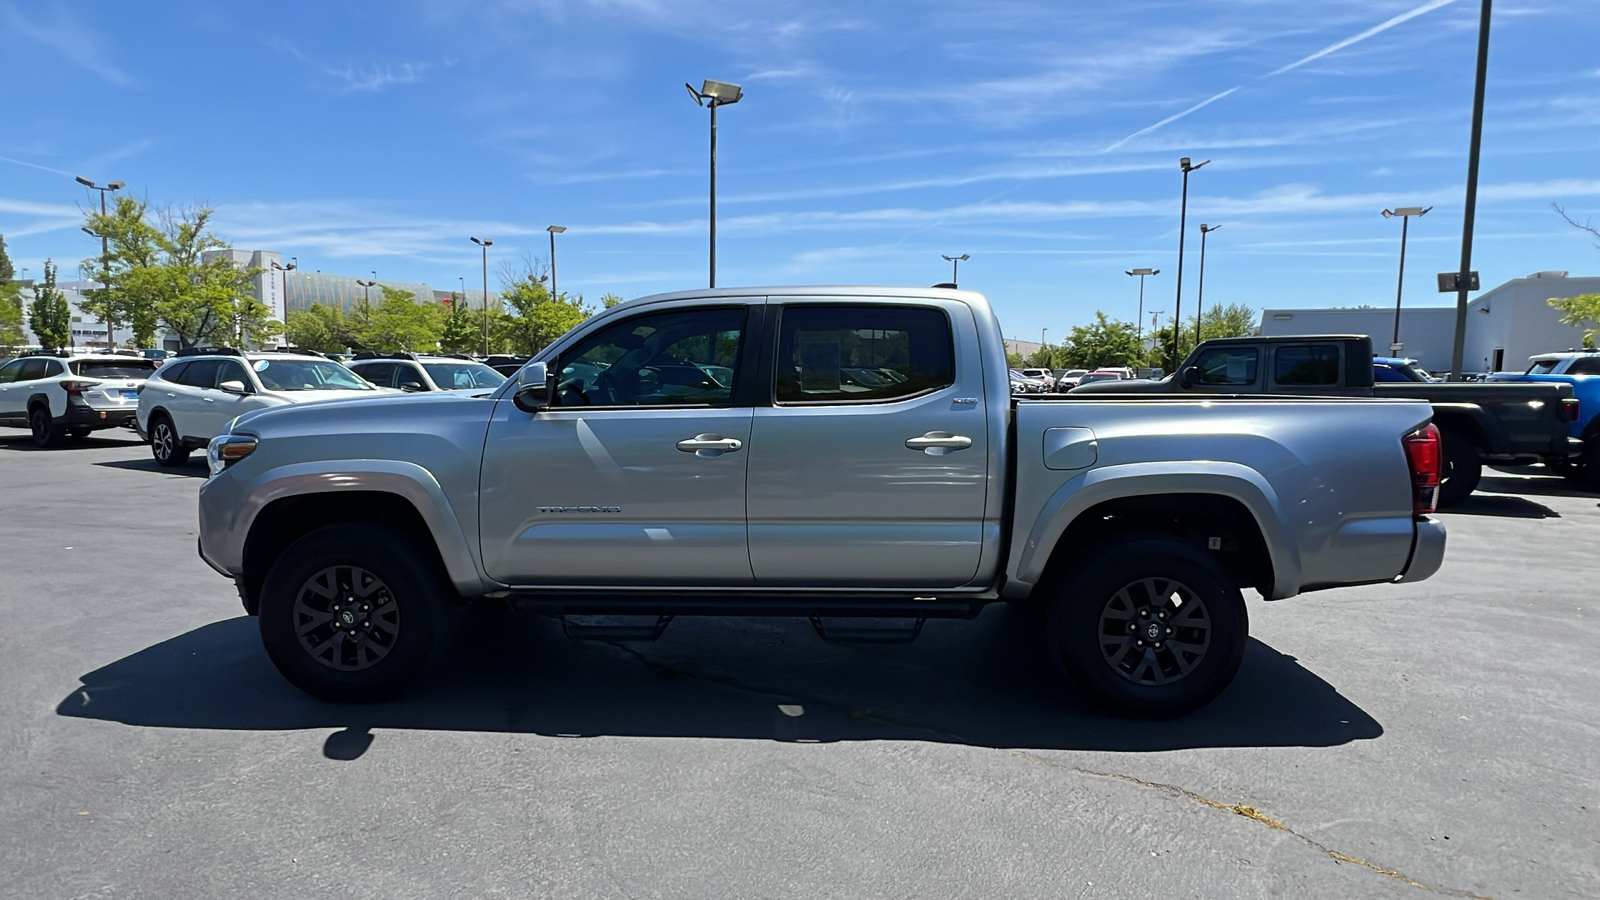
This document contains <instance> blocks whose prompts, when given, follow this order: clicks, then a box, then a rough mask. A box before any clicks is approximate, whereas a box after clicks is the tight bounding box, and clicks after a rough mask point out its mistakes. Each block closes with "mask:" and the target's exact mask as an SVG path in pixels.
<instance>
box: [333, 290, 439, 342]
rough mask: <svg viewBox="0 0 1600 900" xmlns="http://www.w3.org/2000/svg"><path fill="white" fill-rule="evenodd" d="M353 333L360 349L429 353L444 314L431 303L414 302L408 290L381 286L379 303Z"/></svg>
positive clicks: (437, 336) (435, 340) (437, 338)
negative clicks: (381, 294) (381, 295)
mask: <svg viewBox="0 0 1600 900" xmlns="http://www.w3.org/2000/svg"><path fill="white" fill-rule="evenodd" d="M365 318H366V321H365V322H363V323H362V324H361V325H360V326H359V328H358V330H357V331H356V333H355V337H356V340H357V342H358V343H359V345H360V346H363V347H368V348H371V349H374V350H412V351H419V350H420V351H432V350H435V349H437V348H438V346H439V334H440V331H441V330H442V327H443V320H444V315H443V312H442V311H441V310H440V309H439V307H438V306H437V305H435V304H433V303H418V302H416V298H415V297H414V296H413V295H412V294H411V292H410V291H402V290H399V289H396V288H392V287H387V286H385V287H383V301H382V302H381V303H379V304H378V305H377V306H376V307H375V308H373V309H372V310H371V311H370V313H369V314H368V315H367V316H366V317H365Z"/></svg>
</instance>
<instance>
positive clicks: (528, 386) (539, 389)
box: [511, 362, 550, 413]
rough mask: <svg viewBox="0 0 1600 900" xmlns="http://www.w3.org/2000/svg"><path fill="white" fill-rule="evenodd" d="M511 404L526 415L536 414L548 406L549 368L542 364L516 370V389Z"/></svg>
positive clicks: (536, 363)
mask: <svg viewBox="0 0 1600 900" xmlns="http://www.w3.org/2000/svg"><path fill="white" fill-rule="evenodd" d="M511 402H512V403H515V404H516V405H517V409H520V410H522V411H523V412H526V413H537V412H538V411H539V410H541V409H544V408H546V407H548V406H549V405H550V367H549V366H547V365H545V364H544V363H542V362H534V363H528V364H527V365H525V366H523V367H522V368H520V369H518V370H517V389H516V391H515V392H514V393H512V395H511Z"/></svg>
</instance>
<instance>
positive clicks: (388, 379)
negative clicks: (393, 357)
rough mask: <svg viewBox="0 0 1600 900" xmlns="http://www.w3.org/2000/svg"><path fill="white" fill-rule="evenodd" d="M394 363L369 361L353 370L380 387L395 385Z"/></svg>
mask: <svg viewBox="0 0 1600 900" xmlns="http://www.w3.org/2000/svg"><path fill="white" fill-rule="evenodd" d="M394 368H395V367H394V363H368V364H366V365H364V366H356V367H355V368H352V369H351V371H352V372H355V373H356V374H357V375H360V376H361V377H362V378H365V379H366V380H368V381H370V382H372V383H373V384H375V385H377V386H378V387H394Z"/></svg>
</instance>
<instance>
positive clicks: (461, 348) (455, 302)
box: [439, 292, 483, 353]
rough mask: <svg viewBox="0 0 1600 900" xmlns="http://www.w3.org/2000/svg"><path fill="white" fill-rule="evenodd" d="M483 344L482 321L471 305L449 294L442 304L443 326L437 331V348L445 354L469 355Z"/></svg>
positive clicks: (459, 296)
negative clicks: (448, 297)
mask: <svg viewBox="0 0 1600 900" xmlns="http://www.w3.org/2000/svg"><path fill="white" fill-rule="evenodd" d="M482 344H483V319H482V317H481V316H479V315H477V314H475V313H474V311H473V309H472V304H471V303H469V302H468V301H467V299H466V298H465V297H463V296H461V295H460V294H457V293H454V292H451V294H450V299H449V300H448V301H446V302H445V304H444V324H443V326H442V327H441V328H440V330H439V346H440V347H442V348H443V349H444V350H445V352H447V353H471V352H472V351H474V350H477V349H479V347H480V346H481V345H482Z"/></svg>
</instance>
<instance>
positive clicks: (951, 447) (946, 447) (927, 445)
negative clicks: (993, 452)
mask: <svg viewBox="0 0 1600 900" xmlns="http://www.w3.org/2000/svg"><path fill="white" fill-rule="evenodd" d="M971 446H972V438H969V437H967V436H965V435H960V434H951V433H950V432H948V431H930V432H928V433H927V434H925V435H923V436H922V437H914V438H906V449H907V450H921V451H922V452H924V453H926V454H928V455H929V456H943V455H945V454H946V453H952V452H954V451H956V450H965V449H967V448H968V447H971Z"/></svg>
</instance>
